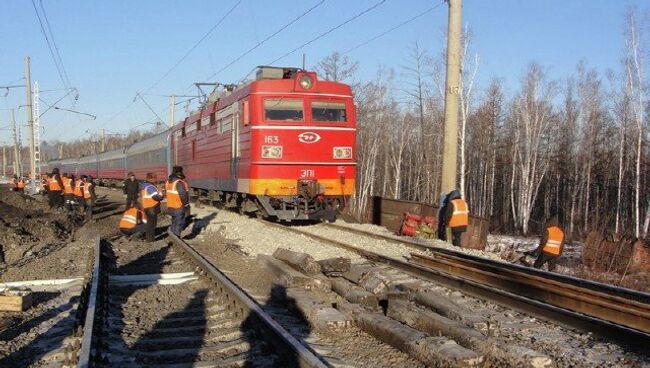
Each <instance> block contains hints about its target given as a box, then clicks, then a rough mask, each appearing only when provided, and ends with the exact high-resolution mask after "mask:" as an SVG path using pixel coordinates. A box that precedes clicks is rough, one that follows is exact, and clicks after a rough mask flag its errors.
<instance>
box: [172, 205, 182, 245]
mask: <svg viewBox="0 0 650 368" xmlns="http://www.w3.org/2000/svg"><path fill="white" fill-rule="evenodd" d="M169 215H170V216H171V217H172V225H171V227H170V229H171V232H172V234H174V235H176V236H178V237H179V238H180V236H181V232H182V231H183V226H185V210H184V209H182V208H181V209H178V210H172V211H170V212H169Z"/></svg>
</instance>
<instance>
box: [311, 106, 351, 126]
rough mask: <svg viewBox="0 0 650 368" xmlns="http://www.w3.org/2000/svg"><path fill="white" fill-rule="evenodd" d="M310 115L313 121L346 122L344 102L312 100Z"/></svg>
mask: <svg viewBox="0 0 650 368" xmlns="http://www.w3.org/2000/svg"><path fill="white" fill-rule="evenodd" d="M311 116H312V119H313V120H314V121H321V122H330V121H332V122H346V121H347V114H346V112H345V102H324V101H314V102H312V103H311Z"/></svg>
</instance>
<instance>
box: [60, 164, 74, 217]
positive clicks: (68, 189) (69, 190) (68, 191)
mask: <svg viewBox="0 0 650 368" xmlns="http://www.w3.org/2000/svg"><path fill="white" fill-rule="evenodd" d="M61 181H62V182H63V202H64V205H65V208H66V209H67V210H68V211H72V206H73V203H74V200H75V198H74V175H70V176H68V173H63V176H62V177H61Z"/></svg>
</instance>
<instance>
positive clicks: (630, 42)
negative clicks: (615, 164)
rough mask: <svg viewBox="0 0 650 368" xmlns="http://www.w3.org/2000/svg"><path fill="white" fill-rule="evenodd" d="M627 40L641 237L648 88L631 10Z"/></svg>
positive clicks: (637, 231) (636, 230)
mask: <svg viewBox="0 0 650 368" xmlns="http://www.w3.org/2000/svg"><path fill="white" fill-rule="evenodd" d="M626 21H627V29H626V34H625V36H626V40H625V62H624V63H625V76H626V85H627V93H628V95H629V96H630V100H631V107H632V112H633V115H634V122H635V125H636V134H637V136H636V166H635V182H634V234H635V236H636V237H637V238H638V237H640V236H641V222H642V220H641V175H642V172H641V159H642V158H641V153H642V149H643V135H644V131H643V126H644V118H645V113H646V111H645V104H646V88H647V84H646V81H645V75H644V72H645V70H644V69H643V62H644V57H643V50H642V47H641V34H640V32H641V27H640V26H639V24H638V21H637V16H636V14H635V12H634V11H632V10H630V11H629V12H628V14H627V19H626Z"/></svg>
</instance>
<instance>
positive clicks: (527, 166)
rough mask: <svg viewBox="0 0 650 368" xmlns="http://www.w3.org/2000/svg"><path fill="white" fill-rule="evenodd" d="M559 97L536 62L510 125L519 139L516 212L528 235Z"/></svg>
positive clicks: (515, 153)
mask: <svg viewBox="0 0 650 368" xmlns="http://www.w3.org/2000/svg"><path fill="white" fill-rule="evenodd" d="M555 95H556V86H555V83H554V82H549V81H548V80H547V77H546V74H545V73H544V71H543V70H542V68H541V66H540V65H538V64H535V63H533V64H530V66H529V67H528V71H527V73H526V76H525V77H524V79H523V80H522V86H521V92H520V93H519V95H518V96H517V97H515V100H514V102H513V104H512V112H511V115H510V124H511V129H512V130H513V131H514V136H515V142H514V145H513V149H512V154H513V159H514V165H513V172H512V179H511V187H512V190H513V197H512V211H513V218H515V219H516V221H515V225H516V227H517V228H518V229H520V230H521V231H522V232H523V233H524V234H527V233H528V226H529V222H530V215H531V212H532V209H533V206H534V204H535V200H536V198H537V193H538V191H539V187H540V185H541V183H542V180H543V179H544V175H546V172H547V170H548V166H549V149H548V147H549V145H548V140H549V138H550V136H551V128H552V124H551V117H552V116H551V115H552V113H553V105H552V102H553V98H554V97H555ZM515 194H516V196H515Z"/></svg>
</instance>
